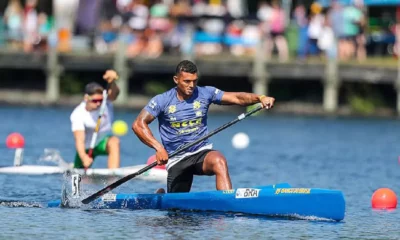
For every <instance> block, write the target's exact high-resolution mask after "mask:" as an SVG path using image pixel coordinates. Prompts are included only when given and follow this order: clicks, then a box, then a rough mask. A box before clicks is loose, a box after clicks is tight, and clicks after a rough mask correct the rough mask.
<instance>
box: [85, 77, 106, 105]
mask: <svg viewBox="0 0 400 240" xmlns="http://www.w3.org/2000/svg"><path fill="white" fill-rule="evenodd" d="M103 90H104V88H103V87H102V86H101V85H100V84H98V83H96V82H91V83H88V84H87V85H86V86H85V97H84V99H85V102H86V109H87V110H88V111H93V110H96V109H98V108H99V107H100V105H101V102H102V101H103Z"/></svg>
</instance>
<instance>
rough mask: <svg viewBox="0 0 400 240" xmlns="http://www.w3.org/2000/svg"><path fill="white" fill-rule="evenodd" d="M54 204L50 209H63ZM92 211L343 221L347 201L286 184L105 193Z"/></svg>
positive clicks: (335, 193) (326, 192)
mask: <svg viewBox="0 0 400 240" xmlns="http://www.w3.org/2000/svg"><path fill="white" fill-rule="evenodd" d="M60 206H61V201H60V200H57V201H51V202H49V203H48V207H60ZM90 207H91V208H93V209H123V208H127V209H160V210H171V209H179V210H193V211H218V212H235V213H245V214H257V215H267V216H292V217H299V218H305V217H317V218H323V219H332V220H336V221H341V220H343V219H344V215H345V200H344V197H343V193H342V192H341V191H338V190H328V189H319V188H292V187H291V186H290V185H289V184H287V183H281V184H276V185H270V186H260V187H253V188H237V189H233V190H228V191H206V192H189V193H165V194H139V193H134V194H106V195H104V196H103V197H101V198H100V199H98V200H96V201H94V202H93V203H91V204H90Z"/></svg>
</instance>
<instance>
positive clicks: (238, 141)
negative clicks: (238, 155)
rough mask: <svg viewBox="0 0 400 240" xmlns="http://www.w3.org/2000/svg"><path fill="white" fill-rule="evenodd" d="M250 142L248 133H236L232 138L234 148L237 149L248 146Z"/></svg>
mask: <svg viewBox="0 0 400 240" xmlns="http://www.w3.org/2000/svg"><path fill="white" fill-rule="evenodd" d="M249 143H250V139H249V136H247V134H246V133H243V132H240V133H236V134H235V135H234V136H233V138H232V145H233V147H234V148H237V149H244V148H247V146H249Z"/></svg>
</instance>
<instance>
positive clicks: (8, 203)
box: [0, 200, 43, 208]
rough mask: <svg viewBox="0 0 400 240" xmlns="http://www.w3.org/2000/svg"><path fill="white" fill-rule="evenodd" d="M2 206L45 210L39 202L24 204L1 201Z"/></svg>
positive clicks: (21, 202)
mask: <svg viewBox="0 0 400 240" xmlns="http://www.w3.org/2000/svg"><path fill="white" fill-rule="evenodd" d="M0 206H2V207H13V208H17V207H28V208H43V205H42V204H41V203H38V202H23V201H15V200H0Z"/></svg>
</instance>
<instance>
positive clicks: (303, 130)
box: [0, 107, 400, 239]
mask: <svg viewBox="0 0 400 240" xmlns="http://www.w3.org/2000/svg"><path fill="white" fill-rule="evenodd" d="M71 111H72V109H44V108H14V107H2V108H0V116H1V122H0V140H1V139H3V140H1V141H3V144H1V147H0V156H1V157H0V165H11V164H12V161H13V156H14V151H13V150H10V149H7V148H6V147H5V144H4V142H5V139H6V137H7V135H8V134H9V133H11V132H14V131H16V132H20V133H21V134H22V135H23V136H24V137H25V142H26V147H25V152H24V155H25V157H24V163H30V164H37V163H38V161H39V159H40V157H41V156H42V155H43V151H44V149H46V148H51V149H57V150H58V151H60V153H61V155H62V157H63V158H64V160H66V161H69V162H71V161H72V159H73V156H74V143H73V139H72V134H71V132H70V124H69V115H70V112H71ZM137 114H138V112H122V111H121V112H118V111H117V112H116V113H115V118H116V119H122V120H124V121H126V122H127V123H128V124H129V125H130V124H131V122H132V120H133V119H134V118H135V117H136V116H137ZM236 116H237V115H236V114H233V113H232V114H210V116H209V128H210V130H212V129H215V128H217V127H219V126H221V125H222V124H224V123H226V122H229V121H231V120H233V119H234V118H235V117H236ZM152 129H153V130H154V131H155V132H156V131H157V126H156V123H154V124H153V125H152ZM237 132H245V133H246V134H248V135H249V137H250V141H251V142H250V145H249V147H248V148H246V149H244V150H237V149H234V148H233V147H232V144H231V139H232V137H233V135H234V134H235V133H237ZM156 136H157V137H158V134H156ZM211 140H212V142H214V148H216V149H218V150H220V151H221V152H223V153H224V154H225V156H226V157H227V158H228V161H229V168H230V175H231V178H232V182H233V185H234V187H245V186H246V187H251V186H257V185H268V184H275V183H278V182H288V183H290V184H291V185H292V186H294V187H318V188H328V189H339V190H341V191H343V193H344V195H345V199H346V216H345V219H344V221H342V222H339V223H336V222H325V221H312V220H288V219H279V218H278V219H277V218H268V217H254V216H245V215H238V214H215V213H212V214H211V213H175V212H166V211H155V210H138V211H130V210H97V211H87V210H83V209H58V208H55V209H50V208H46V207H45V206H46V202H47V201H50V200H54V199H59V198H60V196H61V187H62V184H63V181H64V180H63V178H62V176H15V175H0V186H1V189H0V223H1V224H0V239H39V238H40V239H55V238H58V239H139V238H143V239H160V238H162V239H193V238H201V239H239V238H242V239H399V238H400V214H399V210H394V211H374V210H372V209H371V196H372V193H373V192H374V191H375V190H376V189H378V188H382V187H388V188H391V189H393V190H394V191H395V192H396V193H398V194H399V193H400V187H399V182H400V174H399V173H400V165H399V162H398V157H399V155H400V149H399V146H400V121H398V120H395V119H363V118H323V117H299V116H282V115H274V114H272V113H269V114H263V115H262V116H259V117H252V118H249V119H246V120H244V121H242V122H240V123H238V124H236V125H234V126H232V127H230V128H228V129H226V130H224V131H222V132H221V133H219V134H217V135H215V136H214V137H212V138H211ZM121 148H122V165H123V166H128V165H136V164H142V163H145V162H146V160H147V158H148V157H149V156H150V155H152V154H153V153H154V152H153V151H152V149H150V148H148V147H147V146H145V145H143V144H142V143H141V142H140V141H139V140H138V139H137V137H136V136H135V135H134V134H133V133H131V132H130V133H129V134H127V135H126V136H124V137H122V138H121ZM95 166H96V167H105V166H106V159H105V158H98V159H96V163H95ZM103 182H104V184H106V183H107V182H106V181H103ZM103 186H104V185H102V184H101V182H100V183H99V184H98V185H97V189H94V190H98V189H100V188H102V187H103ZM158 187H165V185H164V184H163V183H155V182H145V181H140V180H137V179H133V180H131V181H129V182H127V183H125V184H123V185H122V186H120V187H119V188H117V189H116V190H115V191H114V192H115V193H117V192H125V193H133V192H145V193H146V192H147V193H148V192H153V191H154V190H155V189H156V188H158ZM214 187H215V182H214V177H197V178H195V181H194V184H193V188H192V190H193V191H203V190H212V189H214Z"/></svg>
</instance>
